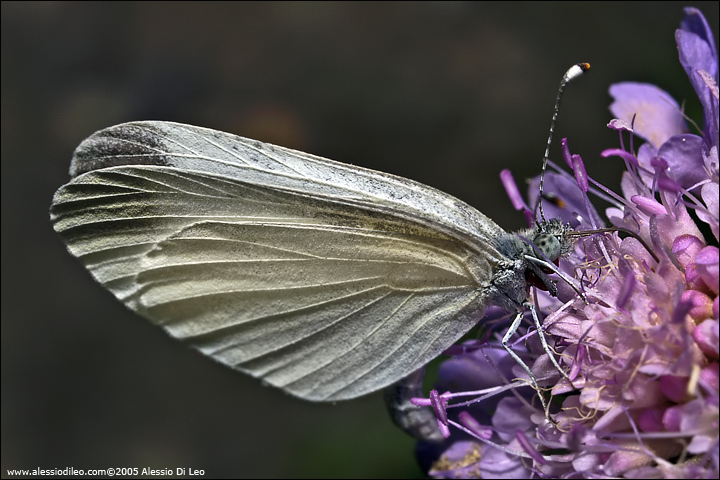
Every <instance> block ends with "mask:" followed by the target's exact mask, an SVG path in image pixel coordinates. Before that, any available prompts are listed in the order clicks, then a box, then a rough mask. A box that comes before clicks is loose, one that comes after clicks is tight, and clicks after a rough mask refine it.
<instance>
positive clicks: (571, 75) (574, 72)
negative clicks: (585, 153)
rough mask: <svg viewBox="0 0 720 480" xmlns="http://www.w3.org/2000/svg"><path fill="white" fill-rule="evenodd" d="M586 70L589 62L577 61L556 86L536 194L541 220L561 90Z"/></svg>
mask: <svg viewBox="0 0 720 480" xmlns="http://www.w3.org/2000/svg"><path fill="white" fill-rule="evenodd" d="M588 70H590V64H589V63H578V64H577V65H573V66H572V67H570V68H569V69H568V71H567V72H565V75H563V78H562V80H561V81H560V88H558V93H557V98H555V111H554V112H553V117H552V122H550V134H549V135H548V141H547V147H545V155H543V166H542V171H541V172H540V195H539V196H538V206H539V207H540V219H541V220H542V221H543V222H544V221H546V219H545V212H543V206H542V199H543V184H544V183H545V170H547V162H548V158H549V157H550V145H552V137H553V133H554V132H555V121H556V120H557V116H558V112H559V111H560V99H561V98H562V94H563V90H565V85H567V84H568V82H570V80H574V79H575V78H577V77H579V76H580V75H582V74H583V73H585V72H587V71H588Z"/></svg>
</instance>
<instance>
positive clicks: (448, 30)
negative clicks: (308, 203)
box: [1, 2, 718, 478]
mask: <svg viewBox="0 0 720 480" xmlns="http://www.w3.org/2000/svg"><path fill="white" fill-rule="evenodd" d="M684 5H686V4H683V3H679V2H669V3H650V2H642V3H632V2H631V3H622V4H618V3H610V2H603V3H593V2H580V3H567V2H558V3H516V2H503V3H497V4H495V3H481V4H476V3H465V2H430V3H419V4H418V3H329V2H321V3H302V2H292V3H270V2H262V3H210V2H202V3H179V4H178V3H171V2H163V3H130V2H122V3H111V2H102V3H62V2H41V3H34V2H22V3H14V2H3V3H2V110H1V111H2V469H3V471H2V476H3V477H5V476H7V472H6V470H5V469H7V468H29V469H31V468H35V467H39V468H65V467H74V468H83V469H89V468H108V467H140V468H142V467H149V468H175V467H192V468H198V469H204V470H205V472H206V474H207V475H209V476H220V477H268V478H273V477H323V476H324V477H377V478H383V477H408V476H416V477H417V476H420V475H421V472H420V471H419V470H418V469H417V467H416V466H415V464H414V459H413V441H412V440H410V439H409V438H406V437H405V436H404V434H403V433H401V432H400V431H398V430H396V429H395V428H394V427H393V426H392V425H391V424H390V422H389V420H388V419H387V416H386V414H385V411H384V407H383V404H382V401H381V397H380V396H379V395H377V394H376V395H371V396H368V397H366V398H362V399H358V400H354V401H349V402H344V403H340V404H336V405H331V404H312V403H308V402H304V401H301V400H297V399H295V398H292V397H289V396H287V395H285V394H284V393H282V392H281V391H279V390H275V389H272V388H267V387H264V386H262V385H261V384H260V382H258V381H257V380H254V379H252V378H248V377H246V376H243V375H241V374H237V373H234V372H232V371H230V370H229V369H225V368H222V367H220V366H218V365H217V364H215V363H213V362H212V361H210V360H207V359H205V358H203V357H202V356H201V355H199V354H198V353H196V352H194V351H191V350H190V349H187V348H185V347H184V346H182V345H181V344H179V343H177V342H175V341H171V340H170V339H169V338H167V337H166V335H165V334H164V333H163V332H162V331H161V330H160V329H157V328H155V327H153V326H151V325H150V324H149V323H147V322H146V321H144V320H142V319H140V318H138V317H135V316H134V315H132V314H131V313H130V312H129V311H127V310H125V309H124V307H123V306H122V305H120V304H119V303H118V302H117V301H115V300H114V298H113V297H112V296H111V295H110V294H109V293H108V292H106V291H104V290H103V289H102V288H101V287H100V286H99V285H97V284H95V283H94V282H93V280H92V279H91V278H90V275H88V274H87V272H86V271H85V270H84V269H83V267H82V266H81V265H80V264H79V263H78V262H77V261H76V260H74V259H73V258H72V257H71V256H70V255H69V254H68V253H67V252H66V251H65V248H64V246H63V245H62V243H61V242H60V240H59V239H58V238H57V237H56V236H55V234H54V233H53V231H52V228H51V226H50V223H49V221H48V206H49V204H50V200H51V198H52V194H53V192H54V191H55V189H57V188H58V187H59V186H60V185H62V184H63V183H65V182H66V181H67V180H68V176H67V168H68V165H69V160H70V158H71V155H72V151H73V149H74V147H75V146H76V145H77V144H78V143H79V142H80V141H81V140H82V139H83V138H85V137H86V136H88V135H89V134H91V133H92V132H93V131H95V130H98V129H100V128H104V127H107V126H110V125H113V124H116V123H120V122H125V121H130V120H146V119H160V120H173V121H178V122H185V123H192V124H197V125H201V126H205V127H210V128H215V129H218V130H224V131H228V132H233V133H237V134H240V135H244V136H249V137H253V138H257V139H260V140H264V141H269V142H273V143H279V144H281V145H285V146H288V147H293V148H298V149H301V150H306V151H308V152H311V153H315V154H318V155H322V156H326V157H329V158H333V159H336V160H341V161H344V162H348V163H354V164H358V165H363V166H367V167H371V168H375V169H379V170H383V171H387V172H392V173H395V174H398V175H402V176H406V177H410V178H413V179H415V180H418V181H420V182H423V183H426V184H429V185H432V186H434V187H437V188H440V189H442V190H444V191H446V192H449V193H451V194H453V195H455V196H457V197H459V198H461V199H463V200H465V201H467V202H469V203H470V204H471V205H474V206H476V207H478V208H479V209H480V210H482V211H483V212H484V213H486V214H487V215H489V216H490V217H491V218H493V219H495V220H496V221H497V222H498V223H499V224H500V225H501V226H503V227H505V228H507V229H514V228H519V227H522V226H524V225H523V219H522V216H521V215H520V214H519V213H516V212H514V211H513V210H512V209H511V208H510V204H509V201H508V200H507V199H506V196H505V194H504V192H503V190H502V188H501V184H500V181H499V179H498V173H499V172H500V170H501V169H502V168H506V167H507V168H511V169H512V170H513V172H514V174H515V178H516V179H517V180H518V181H519V182H522V181H523V180H524V179H525V178H526V177H529V176H532V175H535V174H537V173H538V170H539V165H540V159H541V156H542V152H543V149H544V145H545V139H546V135H547V129H548V126H549V122H550V117H551V113H552V106H553V102H554V100H555V93H556V89H557V85H558V82H559V80H560V77H561V76H562V74H563V73H564V72H565V70H566V69H567V68H568V67H569V66H570V65H572V64H573V63H577V62H585V61H587V62H590V63H591V64H592V66H593V68H592V70H591V71H590V74H589V75H586V76H585V77H584V78H582V79H581V80H579V81H577V82H575V83H574V84H572V85H571V86H570V87H569V88H568V90H567V94H566V96H565V99H564V108H563V110H562V112H561V114H560V120H559V125H558V129H557V131H558V137H557V138H558V140H559V138H561V137H563V136H567V137H569V138H570V142H571V147H572V149H573V151H574V152H576V153H580V154H581V155H582V156H583V158H584V159H585V162H586V164H587V166H588V170H589V173H590V175H591V176H594V177H595V178H598V179H600V180H601V181H603V182H604V183H605V184H606V185H608V186H610V187H611V188H615V189H617V186H618V183H619V174H620V171H621V166H620V165H619V163H618V160H617V159H612V160H601V159H600V158H599V152H600V151H601V150H602V149H605V148H610V147H615V146H617V144H618V142H617V136H616V135H615V134H612V133H610V132H608V131H607V130H606V128H605V125H606V123H607V122H608V120H610V118H611V117H610V113H609V111H608V110H607V107H608V105H609V103H610V98H609V96H608V95H607V89H608V87H609V86H610V84H611V83H613V82H616V81H623V80H634V81H644V82H652V83H655V84H658V85H659V86H661V87H662V88H664V89H666V90H667V91H668V92H669V93H670V94H671V95H673V96H674V97H675V98H676V99H678V100H679V101H681V102H682V101H683V100H686V101H687V109H688V111H689V112H690V114H691V115H695V119H696V120H698V121H701V118H700V117H699V116H697V115H696V113H697V101H696V100H695V99H694V93H693V91H692V89H691V87H690V85H689V83H688V82H687V80H686V78H685V74H684V72H683V71H682V69H681V68H680V65H679V64H678V62H677V51H676V47H675V42H674V31H675V29H676V28H677V27H678V25H679V22H680V20H681V19H682V16H683V12H682V7H683V6H684ZM695 6H698V7H700V8H701V9H702V10H703V11H704V13H705V15H706V17H707V19H708V20H709V21H710V22H711V24H712V26H713V28H714V30H715V32H716V34H717V29H718V25H717V24H718V3H717V2H710V3H705V2H699V3H697V4H695ZM558 143H559V142H558ZM555 158H558V156H557V154H555Z"/></svg>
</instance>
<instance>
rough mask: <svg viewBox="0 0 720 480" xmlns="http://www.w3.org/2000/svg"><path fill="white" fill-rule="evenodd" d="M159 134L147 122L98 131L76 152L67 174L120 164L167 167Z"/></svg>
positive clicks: (161, 134)
mask: <svg viewBox="0 0 720 480" xmlns="http://www.w3.org/2000/svg"><path fill="white" fill-rule="evenodd" d="M166 151H167V149H166V148H165V145H164V142H163V132H162V131H160V130H159V129H158V128H157V127H155V126H154V125H152V124H150V123H124V124H121V125H115V126H113V127H109V128H106V129H104V130H100V131H98V132H95V133H93V134H92V135H90V136H89V137H88V138H86V139H85V140H84V141H83V142H82V143H81V144H80V145H79V146H78V147H77V148H76V149H75V154H74V155H73V159H72V162H71V163H70V175H71V176H72V177H77V176H78V175H81V174H83V173H86V172H90V171H92V170H99V169H101V168H108V167H117V166H121V165H169V164H170V160H169V159H168V158H167V156H166V155H165V152H166Z"/></svg>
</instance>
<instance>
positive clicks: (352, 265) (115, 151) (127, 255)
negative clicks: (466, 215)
mask: <svg viewBox="0 0 720 480" xmlns="http://www.w3.org/2000/svg"><path fill="white" fill-rule="evenodd" d="M171 125H172V127H173V128H175V124H171ZM180 127H185V126H180ZM178 128H179V127H178ZM187 128H196V127H187ZM200 130H202V131H205V132H212V131H208V130H204V129H200ZM101 133H102V132H101ZM213 133H217V132H213ZM222 135H225V134H222ZM235 138H239V137H235ZM92 139H93V137H91V138H90V139H89V140H88V141H86V142H85V143H83V144H82V145H81V146H80V147H79V148H78V152H80V155H79V156H78V153H76V158H75V160H74V163H73V166H74V168H75V167H76V166H77V165H79V164H80V163H81V160H80V158H81V157H82V152H84V153H85V154H87V155H88V156H86V157H85V158H87V159H89V160H90V161H95V162H96V165H95V167H97V168H99V169H97V170H90V171H88V172H87V173H82V174H80V176H78V177H77V178H75V179H74V180H73V181H71V182H70V183H69V184H67V185H65V186H64V187H62V188H61V189H60V190H58V192H57V193H56V195H55V198H54V199H53V205H52V208H51V216H52V220H53V222H54V226H55V229H56V231H57V232H58V233H59V234H60V235H61V236H62V238H63V240H64V241H65V242H66V244H67V245H68V249H69V250H70V251H71V252H72V253H73V255H75V256H76V257H78V258H79V259H80V260H81V261H82V262H83V263H84V264H85V265H86V267H87V268H88V269H89V270H90V271H91V273H92V274H93V276H94V277H95V278H96V279H97V280H98V281H99V282H100V283H101V284H103V285H104V286H106V287H107V288H108V289H109V290H111V291H112V292H113V293H114V294H115V295H116V296H117V297H118V298H119V299H120V300H121V301H123V302H124V303H125V304H126V305H127V306H128V307H130V308H131V309H133V310H135V311H137V312H138V313H140V314H141V315H143V316H144V317H146V318H148V319H149V320H151V321H152V322H154V323H156V324H159V325H162V326H163V327H164V328H165V329H166V330H167V331H168V332H169V333H170V334H171V335H173V336H174V337H177V338H179V339H182V340H184V341H187V342H188V343H189V344H191V345H193V346H195V347H196V348H198V349H199V350H200V351H202V352H203V353H205V354H206V355H208V356H211V357H212V358H214V359H216V360H218V361H220V362H222V363H225V364H227V365H229V366H231V367H232V368H236V369H238V370H241V371H244V372H247V373H250V374H252V375H254V376H256V377H260V378H262V379H264V380H265V381H267V382H268V383H270V384H272V385H275V386H278V387H280V388H283V389H284V390H286V391H288V392H290V393H292V394H294V395H297V396H299V397H302V398H306V399H309V400H340V399H346V398H353V397H356V396H359V395H362V394H365V393H368V392H371V391H374V390H377V389H380V388H382V387H384V386H386V385H388V384H390V383H392V382H394V381H396V380H398V379H399V378H402V377H403V376H405V375H407V374H409V373H411V372H412V371H414V370H416V369H417V368H418V367H420V366H421V365H423V364H425V363H426V362H427V361H429V360H431V359H432V358H434V357H435V356H437V354H439V353H440V352H441V351H442V350H443V349H445V348H447V347H448V346H449V345H451V344H452V343H453V342H454V341H456V340H457V339H458V338H459V337H460V336H461V335H462V334H464V333H465V332H466V331H467V330H468V329H469V328H471V327H472V326H473V324H474V323H475V322H477V320H478V319H479V318H480V317H481V316H482V313H483V310H484V303H485V300H486V299H485V294H484V292H485V291H486V288H487V287H488V282H489V280H490V268H491V266H490V264H489V263H488V261H487V259H486V257H487V255H482V254H480V255H478V252H477V250H478V249H480V250H481V251H482V249H483V248H485V247H484V246H483V245H478V244H477V243H476V242H472V241H469V240H468V238H471V236H470V235H467V236H466V235H464V234H462V233H454V232H455V231H456V230H457V229H456V228H455V225H454V224H452V223H449V222H445V223H444V224H443V225H442V226H441V227H439V228H435V227H433V226H432V225H434V222H435V220H434V219H433V218H432V216H430V218H428V216H419V215H416V214H413V213H411V214H408V213H407V211H406V210H405V209H403V208H402V206H401V205H399V204H397V203H395V204H393V203H392V202H391V201H388V200H386V199H380V200H379V201H377V202H373V201H372V199H373V197H372V192H368V191H366V190H362V189H361V190H360V192H361V193H357V192H355V193H352V192H350V191H348V190H347V189H346V190H343V188H342V186H337V185H334V186H333V185H332V182H329V181H328V182H326V183H321V182H316V181H315V180H314V179H313V178H312V177H307V176H305V177H303V176H302V175H300V174H297V173H295V174H293V175H291V176H290V178H291V180H287V177H285V176H284V175H283V174H278V175H276V176H273V174H272V173H267V168H269V167H267V166H265V167H263V168H258V167H255V166H254V165H256V164H258V163H262V162H254V163H253V162H247V163H248V164H249V166H248V165H246V166H244V167H243V168H242V169H239V170H236V171H234V173H233V175H236V176H234V177H233V176H230V174H228V173H227V172H220V171H218V170H222V168H220V167H218V165H225V164H226V162H227V164H230V163H232V162H230V161H228V160H227V156H225V157H223V156H220V157H219V158H216V157H214V156H213V155H216V156H217V155H219V154H218V153H217V152H208V151H207V149H206V148H205V147H204V146H200V145H198V144H192V148H194V149H195V150H194V152H195V153H194V155H195V157H193V158H196V159H201V160H194V161H198V162H201V161H202V162H206V164H207V165H211V166H213V167H218V168H205V167H203V168H204V170H197V169H196V170H191V169H188V168H178V167H177V166H168V165H167V162H166V161H165V162H163V161H161V160H160V159H161V158H162V157H163V156H164V157H165V160H167V158H173V157H172V156H171V155H169V154H168V150H169V148H167V143H165V144H164V145H163V144H161V143H160V142H156V143H154V144H153V146H152V148H154V149H156V155H158V157H157V158H155V159H154V160H153V158H152V157H151V156H149V155H145V156H142V157H137V156H136V155H137V154H138V152H139V151H140V150H138V149H142V148H150V147H149V144H148V142H147V139H145V141H143V140H142V138H140V137H138V136H131V135H130V136H126V138H125V139H124V140H123V142H122V143H127V144H132V145H134V146H133V148H130V149H126V150H123V149H122V148H121V145H119V144H108V143H107V142H106V143H105V144H104V145H105V147H107V148H106V149H104V150H103V149H96V150H95V153H94V154H93V151H92V149H91V148H90V147H88V145H87V142H89V141H90V140H92ZM165 142H174V144H176V145H184V147H183V148H185V147H187V148H188V149H189V146H188V145H190V143H188V140H187V139H186V138H185V137H184V136H183V135H181V134H178V135H172V136H171V137H169V138H166V139H165ZM97 145H98V144H97V143H96V146H97ZM260 147H261V148H260V150H261V151H262V150H263V149H267V148H268V146H267V145H266V144H260ZM229 148H230V149H231V150H232V146H230V147H229ZM273 148H278V147H273ZM283 151H284V153H285V154H286V155H287V154H288V153H287V152H291V153H292V151H289V150H283ZM188 155H189V154H188ZM237 155H238V158H237V159H235V160H237V161H238V162H239V163H242V162H245V161H246V160H247V157H246V156H243V155H245V154H237ZM126 157H127V158H126ZM130 157H134V158H135V160H137V159H138V158H142V159H143V160H145V163H146V165H137V164H136V165H131V166H116V167H109V166H107V165H109V164H112V162H116V163H139V162H129V160H128V158H130ZM184 158H185V157H184ZM314 158H315V157H314ZM293 159H294V160H296V158H295V157H293ZM103 162H104V163H103ZM326 162H330V161H326ZM151 163H160V164H161V165H160V166H158V165H150V164H151ZM265 163H266V165H267V164H269V163H270V160H265ZM300 163H301V164H302V162H300ZM333 163H334V162H330V166H332V164H333ZM338 165H340V164H338ZM343 167H345V166H343ZM196 168H200V167H196ZM223 168H224V167H223ZM305 168H308V167H307V166H306V167H305ZM77 171H78V173H79V172H80V170H79V169H78V170H77ZM248 171H251V172H252V171H255V172H259V173H258V175H260V177H261V179H260V180H258V175H249V176H248V177H249V178H243V174H244V173H245V172H248ZM349 172H350V173H347V172H343V175H352V170H349ZM365 172H369V171H365ZM336 173H337V172H336ZM371 173H374V172H371ZM275 177H277V181H276V182H275V183H273V179H274V178H275ZM395 178H396V177H395ZM372 180H373V181H374V182H375V183H378V182H380V183H381V182H382V180H383V178H382V177H379V178H374V179H372ZM400 180H402V179H400ZM316 183H317V184H318V185H319V186H318V187H317V190H318V192H314V190H313V188H314V187H315V186H316V185H315V184H316ZM350 183H352V182H350ZM417 185H419V184H414V183H413V184H411V186H413V187H416V186H417ZM298 186H301V187H302V188H299V187H298ZM420 187H422V185H420ZM326 188H327V189H332V188H334V189H335V190H337V191H338V193H344V196H343V195H339V196H337V198H336V197H335V196H333V195H328V194H327V191H326V190H325V189H326ZM423 188H427V187H423ZM434 192H435V190H431V189H428V191H427V192H423V191H422V190H420V191H419V192H416V194H418V195H423V194H424V195H426V196H432V195H433V194H434ZM450 198H452V197H450ZM432 200H433V201H435V200H436V199H432ZM468 208H469V207H468Z"/></svg>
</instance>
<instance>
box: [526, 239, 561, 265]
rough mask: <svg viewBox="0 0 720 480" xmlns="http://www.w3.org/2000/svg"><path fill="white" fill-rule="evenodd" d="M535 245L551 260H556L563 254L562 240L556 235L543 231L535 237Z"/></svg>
mask: <svg viewBox="0 0 720 480" xmlns="http://www.w3.org/2000/svg"><path fill="white" fill-rule="evenodd" d="M533 243H534V244H535V246H536V247H537V248H538V249H539V250H540V251H541V252H542V253H544V254H545V256H547V257H548V258H549V259H550V260H552V261H555V260H557V259H558V258H560V255H561V254H562V247H561V245H560V240H558V238H557V237H556V236H555V235H550V234H547V233H541V234H540V235H538V236H536V237H535V238H534V239H533Z"/></svg>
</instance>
